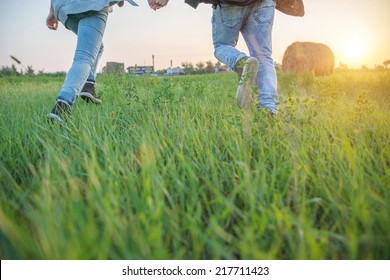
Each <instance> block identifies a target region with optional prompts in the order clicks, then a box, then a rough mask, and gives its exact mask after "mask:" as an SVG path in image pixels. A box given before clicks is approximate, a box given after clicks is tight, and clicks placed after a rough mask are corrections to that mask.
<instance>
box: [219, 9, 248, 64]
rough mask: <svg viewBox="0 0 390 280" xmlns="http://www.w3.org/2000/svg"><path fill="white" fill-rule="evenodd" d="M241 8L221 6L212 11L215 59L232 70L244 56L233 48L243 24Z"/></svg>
mask: <svg viewBox="0 0 390 280" xmlns="http://www.w3.org/2000/svg"><path fill="white" fill-rule="evenodd" d="M243 14H244V11H243V8H242V7H238V6H231V5H226V4H221V6H218V7H217V8H216V9H214V10H213V17H212V26H213V44H214V55H215V57H216V58H217V59H218V60H219V61H221V62H222V63H224V64H226V65H227V66H228V67H229V68H231V69H234V66H235V65H236V63H237V61H238V60H240V59H241V58H243V57H244V56H246V54H245V53H243V52H240V51H239V50H237V49H236V48H235V46H236V45H237V41H238V36H239V34H240V28H241V24H242V22H243Z"/></svg>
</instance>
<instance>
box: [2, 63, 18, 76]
mask: <svg viewBox="0 0 390 280" xmlns="http://www.w3.org/2000/svg"><path fill="white" fill-rule="evenodd" d="M18 75H20V74H19V72H18V70H17V69H16V66H15V65H14V64H12V66H11V67H9V66H2V67H1V69H0V76H1V77H2V76H18Z"/></svg>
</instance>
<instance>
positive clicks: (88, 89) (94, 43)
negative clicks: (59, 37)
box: [46, 0, 159, 123]
mask: <svg viewBox="0 0 390 280" xmlns="http://www.w3.org/2000/svg"><path fill="white" fill-rule="evenodd" d="M126 1H127V2H129V3H130V4H132V5H136V4H135V3H134V2H133V1H132V0H126ZM148 2H149V6H150V7H151V8H152V9H157V8H159V5H158V4H156V3H155V0H148ZM114 4H118V5H119V6H122V5H123V1H113V0H51V5H50V13H49V15H48V17H47V19H46V25H47V27H48V28H49V29H52V30H57V28H58V22H59V21H60V22H61V23H62V24H63V25H64V26H65V27H66V28H67V29H69V30H71V31H73V32H74V33H75V34H76V35H77V46H76V51H75V54H74V59H73V64H72V66H71V68H70V69H69V71H68V73H67V75H66V78H65V81H64V83H63V85H62V88H61V90H60V92H59V94H58V96H57V98H56V104H55V105H54V107H53V108H52V109H51V111H50V114H49V115H48V118H49V119H51V120H54V121H57V122H59V123H62V122H63V117H64V115H69V114H70V110H71V107H72V105H73V103H74V102H75V100H76V98H77V96H78V95H80V97H81V98H83V99H84V100H86V101H91V102H93V103H96V104H99V103H101V100H100V98H99V97H98V96H97V95H96V93H95V87H94V85H95V78H96V69H97V65H98V62H99V59H100V57H101V55H102V52H103V42H102V40H103V35H104V30H105V28H106V23H107V17H108V11H109V10H110V9H111V6H112V5H114Z"/></svg>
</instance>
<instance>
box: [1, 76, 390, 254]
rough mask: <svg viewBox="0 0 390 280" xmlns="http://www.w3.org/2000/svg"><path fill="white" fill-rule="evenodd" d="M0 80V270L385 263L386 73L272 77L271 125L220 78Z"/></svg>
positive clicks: (388, 240)
mask: <svg viewBox="0 0 390 280" xmlns="http://www.w3.org/2000/svg"><path fill="white" fill-rule="evenodd" d="M61 83H62V79H58V78H45V77H40V78H39V77H35V78H34V77H33V78H28V77H13V78H12V77H9V78H4V77H3V78H0V104H1V105H0V143H1V146H0V185H1V190H0V203H1V209H0V257H1V259H389V258H390V113H389V112H390V71H380V72H379V71H378V72H375V71H366V72H363V71H349V72H336V73H334V74H333V75H331V76H329V77H312V76H311V75H304V74H302V75H287V74H279V94H280V113H279V115H278V116H277V118H275V119H274V120H271V119H269V118H267V116H266V114H263V113H259V112H257V111H256V110H255V106H253V110H250V111H248V112H244V111H241V110H239V109H238V108H237V107H236V105H235V88H236V77H235V76H234V75H233V74H216V75H202V76H182V77H172V78H157V77H154V78H153V77H149V78H137V77H129V76H123V77H111V76H102V77H100V79H99V84H98V91H99V92H100V93H101V95H102V98H103V104H102V105H100V106H94V105H91V104H87V103H84V101H82V100H77V102H76V104H75V106H74V107H73V109H72V118H71V120H69V121H68V122H67V128H62V127H59V126H58V125H51V124H48V123H47V122H46V118H45V117H46V115H47V113H48V112H49V110H50V108H51V107H52V106H53V105H54V99H55V96H56V95H57V92H58V90H59V88H60V86H61Z"/></svg>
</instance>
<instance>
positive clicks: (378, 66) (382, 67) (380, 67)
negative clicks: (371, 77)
mask: <svg viewBox="0 0 390 280" xmlns="http://www.w3.org/2000/svg"><path fill="white" fill-rule="evenodd" d="M385 69H386V68H385V66H383V65H376V66H375V67H374V70H377V71H382V70H385Z"/></svg>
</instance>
